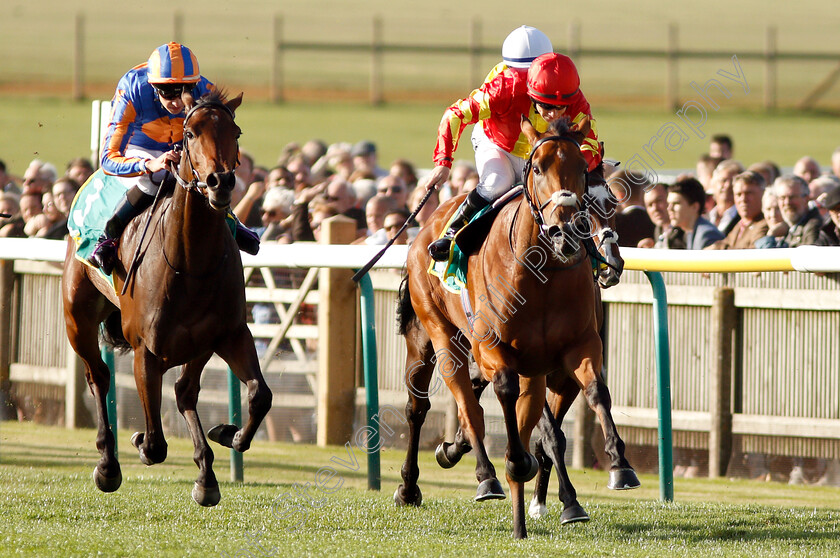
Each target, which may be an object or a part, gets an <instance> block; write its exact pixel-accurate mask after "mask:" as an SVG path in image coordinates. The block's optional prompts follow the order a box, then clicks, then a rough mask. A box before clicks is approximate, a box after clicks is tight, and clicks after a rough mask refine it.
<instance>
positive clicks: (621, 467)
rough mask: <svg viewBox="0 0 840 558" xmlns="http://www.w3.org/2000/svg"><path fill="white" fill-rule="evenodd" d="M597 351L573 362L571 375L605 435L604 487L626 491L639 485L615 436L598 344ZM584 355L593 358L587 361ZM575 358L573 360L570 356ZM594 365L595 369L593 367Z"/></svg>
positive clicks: (618, 438)
mask: <svg viewBox="0 0 840 558" xmlns="http://www.w3.org/2000/svg"><path fill="white" fill-rule="evenodd" d="M598 345H599V347H598V350H597V352H592V351H589V352H585V353H582V354H581V358H579V359H575V360H576V361H577V363H578V366H577V367H570V368H574V369H575V372H574V375H575V377H576V378H577V381H578V383H579V385H581V386H582V388H583V394H584V395H585V396H586V402H587V403H588V404H589V407H590V408H591V409H592V410H593V411H594V412H595V414H597V415H598V420H599V421H600V422H601V429H602V430H603V432H604V440H605V442H604V451H605V452H606V454H607V456H608V457H609V459H610V480H609V483H608V484H607V488H610V489H613V490H628V489H631V488H638V487H639V486H640V483H639V479H638V477H637V476H636V472H635V471H634V470H633V468H632V467H631V466H630V463H629V462H628V461H627V459H626V458H625V457H624V441H623V440H622V439H621V437H620V436H619V435H618V428H616V426H615V421H614V420H613V418H612V413H610V407H611V406H612V399H611V397H610V391H609V389H607V384H606V383H604V380H603V378H602V376H601V372H600V370H601V368H600V365H601V358H600V354H601V349H600V343H598ZM584 355H596V357H595V358H590V357H589V356H584ZM572 358H574V357H572ZM596 366H597V368H596Z"/></svg>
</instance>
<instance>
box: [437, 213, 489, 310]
mask: <svg viewBox="0 0 840 558" xmlns="http://www.w3.org/2000/svg"><path fill="white" fill-rule="evenodd" d="M492 209H493V206H492V205H488V206H487V207H485V208H483V209H482V210H481V211H479V212H478V213H476V214H475V215H474V216H473V218H472V219H470V223H473V222H474V221H475V220H477V219H478V218H480V217H481V216H482V215H484V214H485V213H488V212H490V211H491V210H492ZM454 216H455V215H454V214H453V215H452V217H454ZM451 222H452V219H451V218H450V220H449V221H448V222H447V223H446V226H445V227H443V232H442V233H441V234H440V236H439V237H438V238H441V237H443V235H444V234H445V233H446V231H447V230H449V225H450V224H451ZM468 226H469V225H467V227H468ZM467 227H464V228H463V229H461V231H459V232H458V234H461V232H463V231H464V230H466V229H467ZM455 238H456V239H457V238H458V235H455ZM469 259H470V256H469V254H465V253H464V252H463V251H462V250H461V248H459V247H458V244H457V242H455V241H453V242H452V248H451V249H450V250H449V259H448V260H447V261H445V262H437V261H435V260H432V263H431V264H430V265H429V273H430V274H432V275H434V276H435V277H437V278H439V279H440V281H441V283H443V287H444V288H445V289H446V290H447V291H449V292H452V293H455V294H460V292H461V289H463V288H465V287H466V286H467V264H468V263H469Z"/></svg>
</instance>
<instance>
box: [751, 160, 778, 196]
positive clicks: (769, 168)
mask: <svg viewBox="0 0 840 558" xmlns="http://www.w3.org/2000/svg"><path fill="white" fill-rule="evenodd" d="M747 170H751V171H753V172H757V173H758V174H760V175H761V176H762V177H763V178H764V185H765V190H766V189H767V187H769V186H772V185H773V182H775V181H776V179H777V178H779V174H781V173H780V172H779V167H778V166H777V165H776V163H774V162H773V161H762V162H760V163H753V164H752V165H750V166H749V167H747Z"/></svg>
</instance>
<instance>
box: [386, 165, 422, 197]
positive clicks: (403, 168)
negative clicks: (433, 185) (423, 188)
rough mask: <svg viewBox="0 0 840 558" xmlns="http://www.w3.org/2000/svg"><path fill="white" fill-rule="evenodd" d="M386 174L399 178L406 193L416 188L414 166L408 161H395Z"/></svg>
mask: <svg viewBox="0 0 840 558" xmlns="http://www.w3.org/2000/svg"><path fill="white" fill-rule="evenodd" d="M388 174H390V175H392V176H399V177H400V178H401V179H402V181H403V184H405V187H406V188H408V191H409V192H410V191H412V190H414V187H415V186H417V171H415V170H414V165H412V164H411V162H410V161H409V160H408V159H397V160H395V161H394V162H393V163H391V168H390V170H389V171H388Z"/></svg>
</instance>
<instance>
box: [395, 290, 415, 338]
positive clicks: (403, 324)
mask: <svg viewBox="0 0 840 558" xmlns="http://www.w3.org/2000/svg"><path fill="white" fill-rule="evenodd" d="M416 321H417V314H416V313H415V312H414V307H413V306H412V305H411V293H410V292H409V290H408V276H407V275H406V276H405V277H403V280H402V282H401V283H400V291H399V300H398V301H397V322H398V323H399V333H400V335H402V336H403V337H405V335H406V334H408V330H409V328H411V326H412V324H413V323H415V322H416Z"/></svg>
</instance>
